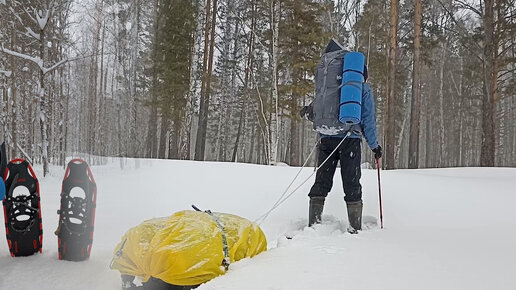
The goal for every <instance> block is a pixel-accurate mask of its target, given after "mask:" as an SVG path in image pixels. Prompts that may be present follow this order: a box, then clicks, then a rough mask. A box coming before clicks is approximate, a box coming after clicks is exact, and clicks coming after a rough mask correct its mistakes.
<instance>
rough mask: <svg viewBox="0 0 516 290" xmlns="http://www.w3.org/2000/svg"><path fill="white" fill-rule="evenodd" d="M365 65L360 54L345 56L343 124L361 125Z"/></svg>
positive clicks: (341, 97) (340, 113)
mask: <svg viewBox="0 0 516 290" xmlns="http://www.w3.org/2000/svg"><path fill="white" fill-rule="evenodd" d="M364 63H365V56H364V55H363V54H362V53H360V52H348V53H346V55H344V66H343V69H342V70H343V73H342V88H341V91H340V111H339V121H340V122H342V123H347V124H359V123H360V121H361V111H362V86H363V83H364Z"/></svg>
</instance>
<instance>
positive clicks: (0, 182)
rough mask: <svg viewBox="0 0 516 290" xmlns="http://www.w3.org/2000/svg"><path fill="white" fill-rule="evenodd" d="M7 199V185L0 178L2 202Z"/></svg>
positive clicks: (0, 199) (0, 197) (0, 198)
mask: <svg viewBox="0 0 516 290" xmlns="http://www.w3.org/2000/svg"><path fill="white" fill-rule="evenodd" d="M4 197H5V184H4V181H3V180H2V177H0V201H2V200H4Z"/></svg>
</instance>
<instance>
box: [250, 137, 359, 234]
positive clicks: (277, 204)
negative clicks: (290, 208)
mask: <svg viewBox="0 0 516 290" xmlns="http://www.w3.org/2000/svg"><path fill="white" fill-rule="evenodd" d="M349 135H351V131H348V132H347V133H346V135H345V136H344V138H342V140H341V141H340V143H339V145H337V146H336V147H335V149H333V151H332V152H331V153H330V155H328V157H326V159H324V161H323V162H322V163H321V164H320V165H319V166H317V167H316V168H315V170H314V171H313V172H312V174H310V176H308V177H307V178H306V179H305V180H303V182H301V184H299V185H298V186H297V187H296V188H294V190H292V192H290V193H289V194H288V195H287V196H285V194H287V192H288V190H289V188H290V186H292V184H293V183H294V181H295V180H296V179H297V177H298V176H299V174H300V173H301V171H302V170H303V168H304V167H305V165H306V163H308V160H309V159H310V156H311V155H312V153H313V152H314V150H315V148H316V147H317V144H319V142H320V140H321V138H319V139H318V140H317V142H316V143H315V146H314V148H313V149H312V151H311V152H310V155H308V157H307V158H306V160H305V163H304V164H303V166H302V167H301V168H300V169H299V171H298V172H297V174H296V176H295V177H294V179H293V180H292V181H291V182H290V184H289V185H288V187H287V188H286V189H285V191H283V194H282V195H281V196H280V197H279V198H278V200H277V201H276V203H274V205H273V206H272V207H271V209H269V210H268V211H267V212H266V213H264V214H263V215H261V216H260V217H259V218H257V219H256V220H255V221H254V222H255V223H257V224H258V225H261V224H262V223H263V222H264V221H265V219H266V218H267V217H269V215H270V214H271V212H272V211H273V210H275V209H276V208H278V207H279V206H280V205H281V204H282V203H284V202H285V201H286V200H287V199H288V198H289V197H291V196H292V195H293V194H294V193H295V192H296V191H297V190H298V189H299V188H301V186H303V184H305V183H306V182H307V181H308V180H309V179H310V178H311V177H312V176H314V174H315V173H316V172H317V171H318V170H319V168H321V166H323V165H324V163H326V162H327V161H328V159H330V157H331V156H332V155H333V153H335V152H336V151H337V149H339V147H340V145H342V143H343V142H344V140H346V139H347V138H348V137H349ZM284 196H285V197H284ZM283 197H284V198H283Z"/></svg>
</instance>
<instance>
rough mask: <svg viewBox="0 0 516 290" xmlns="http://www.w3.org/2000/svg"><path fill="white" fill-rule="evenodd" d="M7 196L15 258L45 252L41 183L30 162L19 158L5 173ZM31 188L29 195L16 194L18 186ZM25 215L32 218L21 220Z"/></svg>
mask: <svg viewBox="0 0 516 290" xmlns="http://www.w3.org/2000/svg"><path fill="white" fill-rule="evenodd" d="M3 176H4V179H5V186H6V189H7V195H6V197H5V199H4V201H3V205H4V220H5V234H6V236H7V244H8V245H9V251H10V252H11V256H12V257H20V256H30V255H32V254H34V253H36V252H40V253H41V251H42V246H43V227H42V223H41V202H40V194H39V183H38V179H37V178H36V174H34V171H33V170H32V167H31V166H30V164H29V162H27V161H25V160H23V159H15V160H12V161H11V162H9V164H8V165H7V168H6V169H5V172H4V175H3ZM20 186H23V187H25V188H27V189H28V191H29V195H18V196H13V193H14V189H15V188H16V187H20ZM22 216H28V218H25V219H21V217H22Z"/></svg>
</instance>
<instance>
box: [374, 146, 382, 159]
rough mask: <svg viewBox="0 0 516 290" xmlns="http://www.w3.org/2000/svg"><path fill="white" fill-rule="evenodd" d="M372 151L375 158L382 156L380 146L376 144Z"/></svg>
mask: <svg viewBox="0 0 516 290" xmlns="http://www.w3.org/2000/svg"><path fill="white" fill-rule="evenodd" d="M373 152H374V158H375V159H380V158H382V146H380V145H378V147H376V148H374V149H373Z"/></svg>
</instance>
